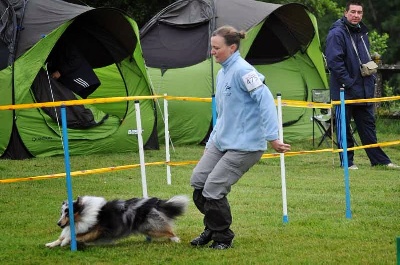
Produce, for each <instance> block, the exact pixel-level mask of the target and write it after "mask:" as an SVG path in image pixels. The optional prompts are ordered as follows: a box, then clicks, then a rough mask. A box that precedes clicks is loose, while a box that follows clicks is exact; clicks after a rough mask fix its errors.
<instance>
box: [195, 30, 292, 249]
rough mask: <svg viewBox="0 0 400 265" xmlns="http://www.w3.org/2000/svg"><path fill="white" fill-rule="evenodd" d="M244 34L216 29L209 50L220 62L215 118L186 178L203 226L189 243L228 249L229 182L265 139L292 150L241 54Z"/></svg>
mask: <svg viewBox="0 0 400 265" xmlns="http://www.w3.org/2000/svg"><path fill="white" fill-rule="evenodd" d="M244 37H245V33H244V32H243V31H240V32H239V31H237V30H236V29H235V28H233V27H231V26H223V27H220V28H218V29H217V30H216V31H215V32H214V33H213V34H212V37H211V54H212V55H213V56H214V58H215V61H216V62H217V63H220V64H221V65H222V68H221V69H220V70H219V72H218V74H217V78H216V86H217V88H216V95H215V99H216V106H217V113H218V119H217V122H216V124H215V126H214V128H213V131H212V132H211V135H210V138H209V140H208V142H207V145H206V149H205V151H204V154H203V156H202V157H201V159H200V161H199V163H198V164H197V165H196V167H195V168H194V170H193V174H192V177H191V179H190V184H191V186H192V187H193V188H194V191H193V201H194V204H195V205H196V207H197V209H198V210H199V211H200V212H201V213H202V214H204V219H203V223H204V226H205V229H204V231H203V232H202V233H201V234H200V235H199V236H198V237H196V238H195V239H193V240H192V241H191V242H190V243H191V245H193V246H205V245H207V244H208V243H209V242H210V241H212V240H213V243H212V244H211V245H210V248H213V249H227V248H230V247H231V246H232V240H233V238H234V236H235V234H234V232H233V231H232V230H231V229H230V226H231V223H232V215H231V209H230V205H229V203H228V199H227V195H228V193H229V192H230V191H231V186H232V185H234V184H235V183H236V182H237V181H238V180H239V179H240V178H241V177H242V176H243V174H244V173H246V172H247V171H248V170H249V169H250V168H251V167H252V166H253V165H254V164H256V163H257V162H258V161H259V160H260V158H261V156H262V154H263V153H264V151H265V150H266V149H267V141H268V142H269V143H270V144H271V146H272V148H273V149H275V150H276V151H277V152H281V153H283V152H286V151H288V150H290V145H288V144H285V143H283V142H281V141H280V140H279V136H278V117H277V111H276V106H275V102H274V98H273V96H272V94H271V92H270V91H269V89H268V87H267V86H266V85H265V84H264V82H263V81H264V76H262V75H261V74H260V73H258V72H257V71H256V70H255V68H254V67H253V66H251V65H250V64H249V63H248V62H246V61H245V60H244V59H243V58H242V57H241V56H240V53H239V45H240V39H243V38H244Z"/></svg>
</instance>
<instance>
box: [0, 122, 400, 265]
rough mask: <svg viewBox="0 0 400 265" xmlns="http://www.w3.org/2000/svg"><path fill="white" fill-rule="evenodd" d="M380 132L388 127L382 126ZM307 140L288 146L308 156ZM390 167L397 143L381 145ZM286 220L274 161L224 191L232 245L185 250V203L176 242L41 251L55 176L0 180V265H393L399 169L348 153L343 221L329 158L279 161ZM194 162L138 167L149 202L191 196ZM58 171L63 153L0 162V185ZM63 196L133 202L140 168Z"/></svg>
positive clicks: (52, 214)
mask: <svg viewBox="0 0 400 265" xmlns="http://www.w3.org/2000/svg"><path fill="white" fill-rule="evenodd" d="M385 128H388V125H386V126H385ZM396 130H397V129H396V128H394V129H392V130H391V133H388V132H387V131H386V132H384V131H383V132H380V133H379V139H380V141H381V142H382V141H392V140H398V139H399V137H398V135H399V132H398V131H396ZM311 147H312V144H311V141H310V142H305V143H301V144H292V149H293V150H294V151H301V150H311V149H312V148H311ZM162 148H163V147H161V150H159V151H155V150H152V151H146V152H145V159H146V162H155V161H163V160H165V158H164V157H165V150H163V149H162ZM384 150H385V151H386V152H387V153H388V155H389V156H390V157H391V159H392V160H393V162H395V163H399V164H400V152H399V151H400V147H399V146H392V147H385V148H384ZM202 152H203V147H202V146H178V147H175V152H172V153H171V160H172V161H174V162H176V161H187V160H198V159H199V158H200V156H201V154H202ZM70 160H71V163H70V164H71V171H78V170H84V169H96V168H105V167H112V166H119V165H129V164H138V163H139V156H138V154H137V153H125V154H103V155H100V154H98V155H90V156H79V157H78V156H76V157H71V158H70ZM285 163H286V182H287V202H288V217H289V222H288V223H286V224H285V223H283V222H282V192H281V178H280V165H279V158H271V159H263V160H261V161H260V162H259V163H258V164H257V165H255V166H254V167H253V168H252V169H251V170H250V171H249V172H247V173H246V174H245V175H244V177H243V178H242V179H241V180H240V181H239V182H238V183H237V184H236V185H235V186H233V188H232V192H231V193H230V194H229V201H230V204H231V208H232V213H233V225H232V229H233V230H234V232H235V233H236V237H235V240H234V248H232V249H229V250H225V251H216V250H211V249H207V248H193V247H191V246H190V245H189V242H190V240H191V239H192V238H193V237H195V236H197V235H198V234H199V233H200V232H201V231H202V229H203V227H202V216H201V214H200V213H199V212H198V211H197V209H196V208H195V206H194V204H193V203H192V202H190V204H189V207H188V211H187V213H186V214H185V215H184V216H181V217H180V218H178V220H177V221H176V229H175V230H176V232H177V234H178V236H180V238H181V241H182V242H181V243H179V244H176V243H172V242H168V241H165V240H159V241H154V242H151V243H148V242H146V241H145V238H144V237H143V236H134V237H130V238H126V239H123V240H121V241H119V242H118V243H117V244H115V245H112V246H88V247H85V248H84V249H82V250H79V251H77V252H72V251H70V248H69V247H65V248H55V249H48V248H46V247H45V246H44V244H45V243H47V242H50V241H53V240H55V239H56V238H57V237H58V236H59V233H60V232H61V230H60V229H59V228H58V227H57V225H56V222H57V220H58V217H59V207H60V205H61V202H62V201H63V200H65V199H66V198H67V192H66V182H65V179H64V178H56V179H49V180H38V181H26V182H18V183H8V184H0V205H1V206H0V234H1V239H0V248H1V252H0V264H396V238H397V237H399V236H400V222H399V221H400V207H399V206H400V171H395V170H387V169H385V168H382V167H373V168H372V167H370V166H369V161H368V159H367V157H366V155H365V152H364V151H363V150H357V151H356V161H355V163H356V164H357V165H358V166H359V168H360V169H359V170H355V171H350V190H351V210H352V218H351V219H347V218H346V217H345V189H344V173H343V170H342V169H340V168H339V161H338V155H337V154H332V153H330V152H326V153H318V154H307V155H299V156H291V157H286V158H285ZM193 167H194V165H184V166H174V167H172V169H171V171H172V184H171V185H167V181H166V168H165V166H163V165H161V166H148V167H146V176H147V184H148V194H149V196H157V197H162V198H168V197H171V196H173V195H176V194H186V195H188V196H189V197H191V193H192V188H191V187H190V185H189V179H190V175H191V171H192V169H193ZM62 172H65V166H64V160H63V157H51V158H35V159H30V160H23V161H10V160H0V179H8V178H23V177H33V176H38V175H46V174H52V173H62ZM72 184H73V195H74V197H76V196H78V195H94V196H103V197H105V198H106V199H114V198H130V197H141V196H142V183H141V176H140V169H139V168H134V169H129V170H120V171H112V172H109V173H102V174H91V175H85V176H78V177H73V178H72Z"/></svg>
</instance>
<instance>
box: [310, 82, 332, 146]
mask: <svg viewBox="0 0 400 265" xmlns="http://www.w3.org/2000/svg"><path fill="white" fill-rule="evenodd" d="M311 100H312V101H313V102H315V103H330V102H331V96H330V91H329V89H313V90H312V91H311ZM312 122H313V147H315V125H316V126H317V128H318V129H319V131H320V132H321V134H322V137H321V140H320V141H319V143H318V146H317V147H320V146H321V144H322V142H324V141H325V142H326V143H327V145H328V147H330V145H329V142H328V139H331V140H332V141H333V143H334V144H336V142H335V141H334V140H333V138H332V133H333V127H332V124H334V123H333V116H332V109H331V108H328V109H319V108H318V109H317V108H313V114H312Z"/></svg>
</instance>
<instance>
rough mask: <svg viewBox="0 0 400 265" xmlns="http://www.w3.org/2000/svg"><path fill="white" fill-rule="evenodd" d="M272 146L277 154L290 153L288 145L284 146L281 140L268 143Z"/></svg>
mask: <svg viewBox="0 0 400 265" xmlns="http://www.w3.org/2000/svg"><path fill="white" fill-rule="evenodd" d="M269 143H270V144H271V146H272V148H274V149H275V151H277V152H278V153H285V152H287V151H290V144H285V143H283V142H282V141H281V140H279V139H277V140H273V141H271V142H269Z"/></svg>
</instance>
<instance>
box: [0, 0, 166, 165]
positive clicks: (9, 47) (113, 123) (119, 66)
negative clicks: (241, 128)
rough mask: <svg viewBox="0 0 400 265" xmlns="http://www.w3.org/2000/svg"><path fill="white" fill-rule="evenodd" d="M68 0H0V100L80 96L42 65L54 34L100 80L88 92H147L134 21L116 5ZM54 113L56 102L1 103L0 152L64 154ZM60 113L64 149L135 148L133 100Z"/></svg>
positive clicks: (144, 116) (145, 108)
mask: <svg viewBox="0 0 400 265" xmlns="http://www.w3.org/2000/svg"><path fill="white" fill-rule="evenodd" d="M69 2H71V1H68V2H66V1H61V0H29V1H27V0H18V1H9V0H0V13H1V14H2V16H1V20H0V30H1V32H0V33H1V34H0V36H1V39H0V55H1V57H0V84H1V87H0V94H1V95H2V96H1V97H0V105H10V104H22V103H34V102H47V101H52V100H55V101H59V100H63V101H64V100H73V99H80V96H79V94H76V93H74V92H72V91H71V90H70V89H69V87H67V86H63V85H60V83H59V82H58V81H55V80H53V79H52V78H51V77H50V74H49V72H48V71H47V70H48V69H47V66H48V64H47V63H48V61H49V55H50V54H51V52H52V51H53V50H54V49H55V47H57V46H58V45H59V44H60V42H61V41H63V42H67V43H69V44H73V45H75V47H76V49H78V50H79V52H80V53H81V54H82V55H83V57H84V58H85V60H86V61H87V62H88V63H89V64H90V67H91V68H93V70H94V72H95V74H96V75H97V77H98V79H99V80H100V82H101V85H100V86H99V87H98V88H97V89H96V90H95V91H94V92H93V91H91V94H90V95H89V96H88V98H89V99H91V98H92V99H93V98H105V97H124V96H148V95H152V91H151V87H150V81H149V78H148V74H147V72H146V68H145V64H144V61H143V57H142V50H141V46H140V42H139V30H138V28H137V25H136V23H135V21H133V20H132V19H130V18H129V17H127V16H126V15H125V14H124V13H122V12H121V11H119V10H116V9H111V8H97V9H93V8H90V7H87V6H81V5H77V4H73V3H69ZM64 55H65V54H64ZM68 56H70V55H68ZM84 98H86V96H85V97H84ZM154 106H155V105H154V101H153V100H142V101H140V110H141V120H142V128H143V141H144V143H146V146H147V147H149V148H151V147H154V148H157V147H158V146H157V145H158V141H157V137H152V136H154V135H156V133H154V130H155V127H156V116H155V107H154ZM59 114H60V110H59V108H42V109H20V110H15V111H9V110H8V111H0V120H1V124H2V125H1V127H0V156H1V157H2V158H11V159H22V158H27V157H38V156H51V155H59V154H63V148H62V142H61V130H60V127H61V126H60V125H59V124H60V123H61V121H60V119H61V117H60V115H59ZM67 119H68V125H69V126H68V138H69V148H70V154H71V155H84V154H89V153H96V152H97V153H98V152H103V153H105V152H126V151H135V150H138V145H137V142H138V141H137V137H136V135H132V134H130V132H132V131H133V130H135V129H136V113H135V107H134V102H132V101H122V102H117V103H104V104H93V105H80V106H74V107H67Z"/></svg>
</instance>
